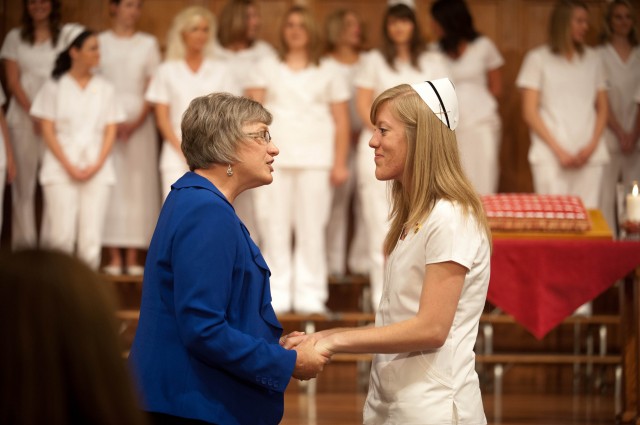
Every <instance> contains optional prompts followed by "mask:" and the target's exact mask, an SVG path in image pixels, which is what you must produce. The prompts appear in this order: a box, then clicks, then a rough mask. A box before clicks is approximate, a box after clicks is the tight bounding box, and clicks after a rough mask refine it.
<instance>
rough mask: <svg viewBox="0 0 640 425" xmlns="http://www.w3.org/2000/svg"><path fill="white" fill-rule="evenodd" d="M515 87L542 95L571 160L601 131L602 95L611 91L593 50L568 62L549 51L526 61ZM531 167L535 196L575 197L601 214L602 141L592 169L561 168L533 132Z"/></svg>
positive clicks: (545, 114)
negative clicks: (598, 122) (598, 106)
mask: <svg viewBox="0 0 640 425" xmlns="http://www.w3.org/2000/svg"><path fill="white" fill-rule="evenodd" d="M516 85H517V86H518V87H520V88H526V89H533V90H536V91H538V92H539V96H540V97H539V102H540V103H539V108H540V116H541V117H542V120H543V122H544V124H545V125H546V127H547V128H548V129H549V131H550V132H551V133H552V134H553V136H554V137H555V139H556V140H557V141H558V143H559V144H560V145H561V146H562V147H563V148H564V149H565V150H566V151H567V152H568V153H570V154H575V153H577V152H578V151H579V150H580V149H582V148H583V147H584V146H586V145H587V144H588V143H589V141H590V139H591V137H592V136H593V133H594V128H595V126H596V109H595V103H596V98H597V95H598V92H599V91H601V90H606V83H605V78H604V74H603V71H602V64H601V61H600V58H599V57H598V54H597V53H596V52H595V51H594V50H593V49H590V48H588V47H585V50H584V53H583V54H582V55H581V56H579V55H577V54H576V55H574V57H573V59H572V60H568V59H567V58H566V57H564V56H561V55H556V54H553V53H552V52H551V50H550V48H549V47H548V46H546V45H545V46H541V47H538V48H536V49H533V50H532V51H530V52H529V53H527V55H526V56H525V59H524V62H523V64H522V68H521V69H520V73H519V74H518V79H517V81H516ZM530 137H531V148H530V149H529V163H530V164H531V172H532V174H533V184H534V188H535V191H536V192H537V193H542V194H552V195H553V194H560V195H575V196H579V197H580V198H582V201H583V202H584V205H585V207H587V208H598V206H599V204H600V190H601V187H602V176H603V173H604V168H605V166H606V164H607V163H608V161H609V154H608V152H607V148H606V146H605V144H604V140H600V142H599V143H598V147H597V148H596V150H595V151H594V152H593V154H592V155H591V157H590V158H589V161H588V162H587V164H585V165H584V166H582V167H581V168H577V169H576V168H567V169H565V168H564V167H562V165H560V162H559V161H558V159H557V157H556V156H555V155H554V153H553V152H552V151H551V149H550V148H549V146H548V145H547V144H546V143H545V142H544V141H543V140H542V139H541V138H540V137H539V136H538V135H537V134H536V133H535V132H534V131H531V132H530Z"/></svg>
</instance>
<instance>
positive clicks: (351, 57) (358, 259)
mask: <svg viewBox="0 0 640 425" xmlns="http://www.w3.org/2000/svg"><path fill="white" fill-rule="evenodd" d="M362 38H363V35H362V24H361V22H360V18H359V17H358V16H357V15H356V14H355V13H354V12H352V11H350V10H347V9H338V10H336V11H334V12H333V13H331V14H330V15H329V16H328V17H327V20H326V22H325V41H326V44H327V55H326V60H327V61H328V62H332V63H334V64H335V67H336V68H337V69H338V70H339V71H340V73H341V74H342V75H343V77H344V78H345V80H346V81H347V82H348V83H349V87H350V88H351V99H350V100H349V123H350V126H351V131H350V138H349V160H348V164H349V179H348V180H347V182H346V183H344V184H343V185H341V186H339V187H336V188H334V191H333V201H332V204H331V214H330V216H329V224H328V225H327V262H328V267H329V274H331V275H334V276H344V275H345V274H346V272H347V268H346V266H347V263H348V264H349V271H350V272H351V273H356V274H366V273H367V271H368V267H369V265H368V261H367V260H368V258H367V238H366V234H365V232H364V219H363V218H362V202H361V201H360V199H359V198H358V197H357V196H355V195H356V193H355V188H356V173H355V163H356V158H355V155H356V152H355V148H356V144H357V143H358V137H359V136H360V131H361V130H362V122H361V121H360V117H359V116H358V113H357V111H356V99H355V85H354V84H353V80H354V77H355V74H356V71H357V68H358V66H360V59H361V58H362V54H361V53H362V44H363V43H362ZM354 196H355V198H354ZM352 200H353V213H354V215H355V217H354V220H353V227H354V230H353V233H354V234H353V239H352V241H351V246H350V247H349V249H347V245H348V244H347V233H348V225H349V214H350V210H351V201H352ZM347 252H348V253H347Z"/></svg>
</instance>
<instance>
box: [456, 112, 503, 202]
mask: <svg viewBox="0 0 640 425" xmlns="http://www.w3.org/2000/svg"><path fill="white" fill-rule="evenodd" d="M500 135H501V129H500V119H499V118H498V117H496V119H491V120H488V121H485V122H481V123H478V124H475V125H473V126H471V127H467V128H460V127H459V128H457V129H456V139H457V140H458V150H459V151H460V160H461V161H462V168H463V169H464V172H465V174H466V175H467V177H468V178H469V180H470V181H471V183H472V184H473V187H474V188H475V189H476V192H478V193H479V194H481V195H489V194H492V193H497V192H498V179H499V178H500V158H499V157H500Z"/></svg>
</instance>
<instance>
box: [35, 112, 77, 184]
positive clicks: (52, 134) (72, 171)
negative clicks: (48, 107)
mask: <svg viewBox="0 0 640 425" xmlns="http://www.w3.org/2000/svg"><path fill="white" fill-rule="evenodd" d="M40 127H41V129H42V138H43V139H44V143H45V144H46V145H47V148H49V150H50V151H51V153H52V154H53V156H54V157H55V158H56V159H57V160H58V161H59V162H60V164H61V165H62V167H63V168H64V169H65V171H66V172H67V174H69V176H71V178H72V179H74V180H78V181H83V180H86V174H85V173H84V172H83V170H81V169H80V168H78V167H76V166H75V165H73V164H72V163H71V162H69V159H68V158H67V156H66V155H65V153H64V151H63V150H62V147H61V146H60V142H58V137H57V136H56V125H55V123H54V122H53V121H51V120H47V119H41V120H40Z"/></svg>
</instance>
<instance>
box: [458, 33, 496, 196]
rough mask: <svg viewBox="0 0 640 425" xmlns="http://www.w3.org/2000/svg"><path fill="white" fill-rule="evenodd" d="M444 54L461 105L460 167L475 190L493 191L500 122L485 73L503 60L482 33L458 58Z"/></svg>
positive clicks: (488, 192)
mask: <svg viewBox="0 0 640 425" xmlns="http://www.w3.org/2000/svg"><path fill="white" fill-rule="evenodd" d="M446 57H447V60H448V62H449V66H450V68H451V77H452V79H453V81H455V84H456V94H457V96H458V102H459V105H460V121H459V122H460V124H459V125H458V127H457V128H456V139H457V140H458V148H459V150H460V159H461V161H462V167H463V169H464V171H465V173H466V175H467V177H469V179H470V180H471V183H473V186H474V187H475V189H476V191H477V192H478V193H480V194H483V195H484V194H491V193H496V192H497V191H498V179H499V177H500V163H499V155H500V152H499V151H500V137H501V124H500V116H499V114H498V102H497V101H496V99H495V98H494V97H493V95H492V94H491V92H490V91H489V85H488V81H487V73H488V72H489V71H493V70H495V69H498V68H500V67H501V66H502V65H503V64H504V59H503V58H502V55H500V52H499V51H498V49H497V48H496V46H495V45H494V44H493V42H492V41H491V40H489V39H488V38H487V37H484V36H480V37H478V38H476V39H475V40H473V41H472V42H470V43H469V44H467V47H466V49H465V50H464V52H463V53H462V55H460V57H459V58H457V59H455V60H454V59H451V58H449V57H448V56H446Z"/></svg>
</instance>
